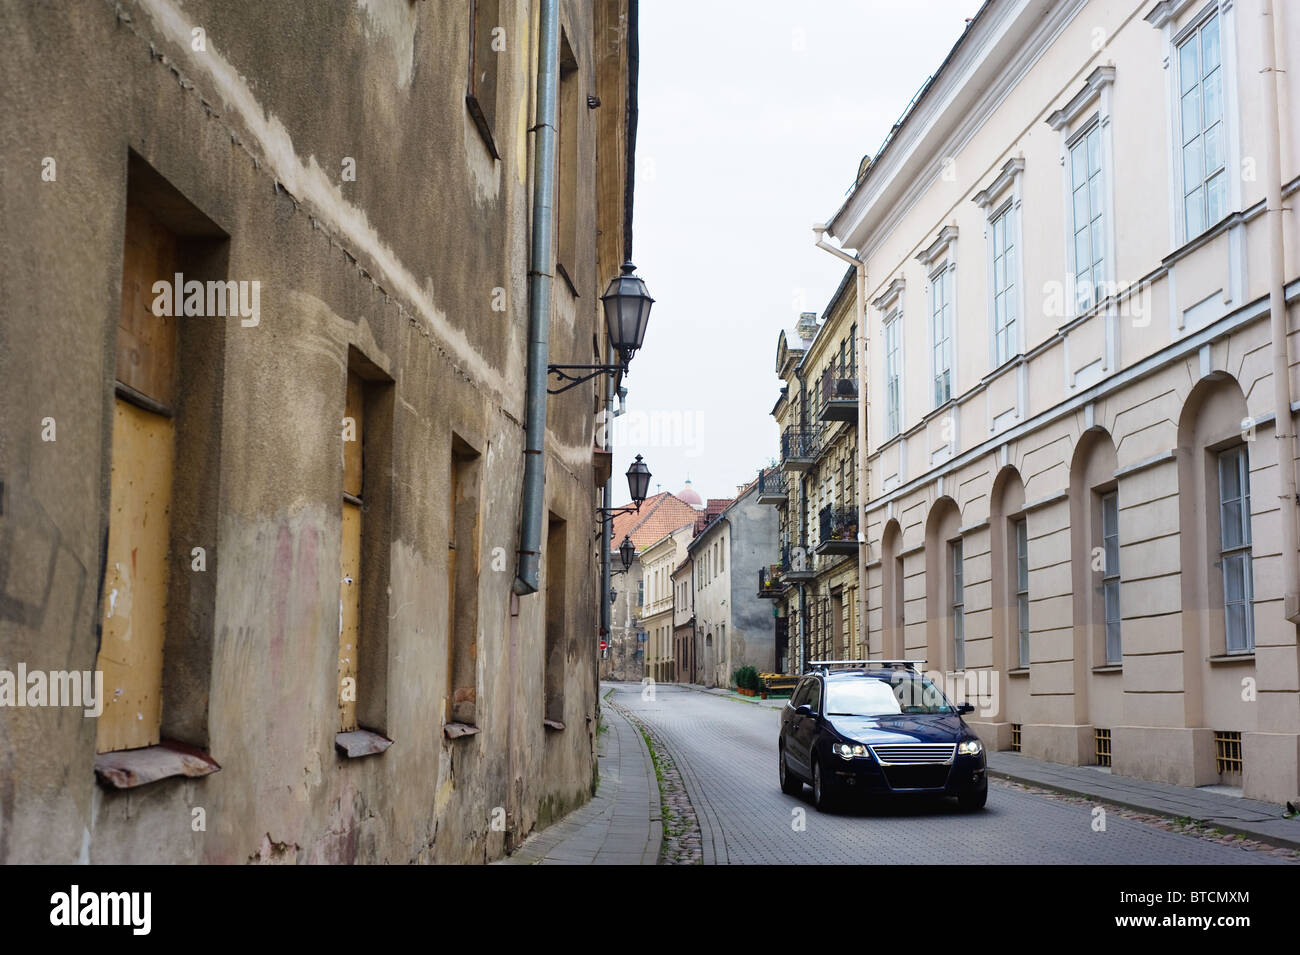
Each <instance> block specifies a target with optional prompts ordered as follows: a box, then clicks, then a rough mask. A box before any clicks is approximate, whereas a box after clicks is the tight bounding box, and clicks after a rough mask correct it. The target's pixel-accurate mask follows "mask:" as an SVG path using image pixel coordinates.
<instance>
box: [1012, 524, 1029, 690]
mask: <svg viewBox="0 0 1300 955" xmlns="http://www.w3.org/2000/svg"><path fill="white" fill-rule="evenodd" d="M1011 526H1012V538H1013V539H1012V543H1011V546H1012V547H1014V548H1015V554H1016V646H1017V653H1016V662H1017V665H1018V668H1019V669H1021V670H1025V669H1028V668H1029V520H1028V518H1026V517H1024V516H1023V515H1022V516H1021V517H1017V518H1013V519H1012V521H1011Z"/></svg>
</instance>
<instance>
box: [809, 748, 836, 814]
mask: <svg viewBox="0 0 1300 955" xmlns="http://www.w3.org/2000/svg"><path fill="white" fill-rule="evenodd" d="M812 785H813V805H814V806H816V807H817V811H818V812H826V811H828V810H829V809H830V808H831V804H832V803H833V802H834V800H833V799H832V797H831V791H830V786H829V785H828V784H827V783H826V782H825V781H824V780H823V779H822V764H821V761H820V760H817V759H814V760H813V784H812Z"/></svg>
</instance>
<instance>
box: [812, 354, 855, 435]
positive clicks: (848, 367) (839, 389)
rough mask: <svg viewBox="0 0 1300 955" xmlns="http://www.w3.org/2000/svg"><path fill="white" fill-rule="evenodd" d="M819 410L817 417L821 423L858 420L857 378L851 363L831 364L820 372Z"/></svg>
mask: <svg viewBox="0 0 1300 955" xmlns="http://www.w3.org/2000/svg"><path fill="white" fill-rule="evenodd" d="M821 399H822V400H821V410H820V412H819V414H818V417H819V419H820V420H822V421H852V422H856V421H857V420H858V378H857V369H856V368H854V366H853V365H852V364H851V363H847V362H834V361H833V362H831V363H830V365H828V366H827V368H826V370H825V371H823V372H822V384H821Z"/></svg>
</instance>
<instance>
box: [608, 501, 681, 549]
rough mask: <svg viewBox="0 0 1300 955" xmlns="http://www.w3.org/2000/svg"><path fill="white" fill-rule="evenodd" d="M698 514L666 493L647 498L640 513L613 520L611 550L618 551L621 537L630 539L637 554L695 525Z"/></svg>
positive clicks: (618, 516)
mask: <svg viewBox="0 0 1300 955" xmlns="http://www.w3.org/2000/svg"><path fill="white" fill-rule="evenodd" d="M699 513H700V512H699V511H697V510H696V509H695V508H693V507H691V506H690V505H689V504H687V503H686V502H685V501H683V500H681V499H680V498H678V497H677V496H676V495H675V494H672V493H670V492H669V491H664V492H662V493H660V494H655V495H654V496H653V497H647V498H646V499H645V501H644V502H643V503H642V505H641V510H640V511H634V512H632V513H629V514H619V515H617V516H616V517H615V518H614V522H613V529H612V533H611V534H610V542H611V543H610V546H611V547H615V548H617V547H618V545H619V544H621V543H623V538H624V536H627V537H631V538H632V543H633V544H635V545H636V549H637V551H638V552H640V551H643V550H645V549H646V548H647V547H649V546H650V545H651V544H653V543H655V542H656V541H660V540H663V539H664V538H665V537H667V536H668V535H669V534H671V533H672V532H673V531H675V530H677V529H678V528H681V527H685V526H686V525H687V524H692V523H694V522H695V517H696V515H697V514H699Z"/></svg>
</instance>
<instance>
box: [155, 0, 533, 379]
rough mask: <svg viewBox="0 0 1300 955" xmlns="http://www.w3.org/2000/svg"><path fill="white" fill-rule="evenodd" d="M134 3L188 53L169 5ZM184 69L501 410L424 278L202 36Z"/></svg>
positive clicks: (493, 373) (168, 0)
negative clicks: (200, 50)
mask: <svg viewBox="0 0 1300 955" xmlns="http://www.w3.org/2000/svg"><path fill="white" fill-rule="evenodd" d="M140 4H141V6H142V7H143V8H144V9H145V11H146V12H147V13H148V14H149V16H150V17H151V18H152V19H153V22H154V25H155V26H156V27H157V28H158V29H159V30H160V31H161V33H162V34H163V36H164V37H165V38H166V40H167V41H168V42H170V43H171V44H173V45H175V46H176V47H178V48H179V49H182V50H188V49H189V43H190V36H191V30H192V29H193V26H194V24H193V22H192V21H191V20H190V19H188V18H187V17H186V16H185V13H184V11H182V10H181V9H180V8H179V7H178V6H177V5H176V4H175V3H174V2H173V0H140ZM187 66H188V67H189V68H190V69H192V70H193V71H195V72H196V73H198V74H202V75H204V77H205V79H206V80H207V82H208V84H209V85H210V88H211V89H212V90H213V91H214V92H215V94H216V95H217V96H219V97H220V98H221V100H222V102H223V103H224V104H225V107H226V109H227V110H229V111H231V112H233V113H234V114H237V115H238V116H239V117H240V119H241V120H242V121H243V123H244V126H245V129H246V132H247V134H248V135H249V136H250V137H251V138H252V139H253V140H255V141H256V142H257V145H258V146H259V148H260V150H261V152H262V156H263V158H264V159H265V160H266V163H267V165H268V167H269V169H270V171H271V172H272V174H273V175H274V176H275V179H276V181H277V184H278V185H279V186H280V187H281V188H283V189H284V190H285V191H286V192H288V193H289V194H290V195H291V196H293V197H294V198H295V199H297V200H299V201H302V202H310V203H311V205H312V206H313V210H314V213H315V214H316V215H317V216H318V217H319V218H320V219H321V220H323V221H325V222H327V223H329V224H330V225H331V226H332V227H333V228H335V229H336V230H337V231H338V232H339V233H341V234H342V235H343V236H344V237H345V238H347V239H348V240H349V241H350V242H351V243H352V247H353V249H355V250H357V251H359V252H361V253H363V254H364V255H366V256H367V257H368V258H369V260H370V262H371V263H372V264H373V266H374V268H375V270H376V271H377V272H378V273H379V274H381V275H382V276H383V277H384V279H385V280H386V282H387V284H388V286H389V287H390V288H391V289H392V290H393V291H394V292H395V293H397V294H399V295H400V296H402V298H404V299H405V300H406V301H407V302H409V303H411V305H412V306H413V308H414V309H415V310H416V311H417V312H418V313H419V315H420V316H421V317H422V318H423V319H424V323H425V325H426V326H427V327H428V329H429V330H431V331H432V332H433V333H434V334H435V335H437V336H438V339H439V340H440V342H442V343H443V344H445V345H446V347H447V348H448V349H449V350H450V351H451V352H453V353H454V355H455V357H456V358H457V359H458V360H459V361H460V362H461V363H463V364H464V366H465V368H466V369H467V371H468V373H469V374H471V375H473V376H474V377H475V379H477V380H476V384H478V385H479V386H480V387H486V388H489V389H491V390H493V391H495V392H496V394H497V395H498V397H499V399H501V400H500V403H501V404H503V405H504V404H505V403H506V402H505V400H504V396H505V395H507V394H508V393H509V392H508V390H507V389H506V386H505V379H504V378H503V376H502V375H501V374H500V373H499V372H498V371H497V370H496V369H495V368H493V367H492V365H491V363H490V362H489V361H488V360H487V359H486V358H485V357H484V356H483V355H482V354H480V353H479V352H478V351H477V350H476V349H475V348H474V346H473V345H472V344H471V343H470V341H469V339H468V337H467V336H466V335H465V333H464V332H463V331H461V330H460V329H458V328H456V327H455V326H454V325H452V324H451V323H450V322H449V321H448V319H447V315H446V313H445V312H443V311H442V310H441V309H439V308H438V306H437V304H436V301H435V293H434V289H433V285H432V283H431V282H430V281H429V280H428V279H424V280H421V279H420V278H419V277H417V276H416V275H415V274H414V273H412V272H411V271H410V270H408V269H407V268H406V266H405V265H404V264H403V263H402V261H401V260H400V259H399V258H398V256H397V255H396V253H394V252H393V250H392V249H391V248H389V246H388V245H387V244H386V243H385V242H384V241H383V240H382V239H381V238H380V236H379V233H378V232H377V231H376V230H375V228H374V227H373V226H372V225H371V224H370V221H369V219H368V217H367V216H366V214H365V212H364V210H362V209H360V208H358V207H357V206H354V205H353V204H351V203H350V202H348V201H347V200H346V199H345V198H344V197H343V194H342V191H341V190H340V188H339V185H338V184H337V183H335V182H334V181H333V177H332V173H329V172H326V171H325V170H323V169H322V168H321V167H320V166H319V165H318V164H317V162H316V157H315V156H311V157H308V159H307V160H306V162H304V161H303V160H301V159H300V158H299V157H298V153H297V151H296V149H295V147H294V142H293V137H292V136H290V135H289V131H288V130H287V129H286V128H285V126H284V124H283V123H282V122H280V120H279V119H277V118H276V117H275V116H273V115H271V114H268V113H267V112H265V110H264V109H263V107H262V105H261V104H260V103H259V102H258V100H257V97H256V96H255V95H254V94H253V91H252V89H251V88H250V87H249V85H248V83H247V81H246V80H245V79H244V78H243V76H241V75H240V74H239V73H238V71H236V70H235V68H234V67H233V66H232V65H231V64H230V63H229V62H228V61H227V60H226V59H225V58H224V57H222V56H221V54H220V52H219V51H218V50H217V48H216V46H215V45H214V43H213V40H212V37H208V40H207V52H205V53H204V54H203V56H202V57H199V58H194V59H191V60H187Z"/></svg>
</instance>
